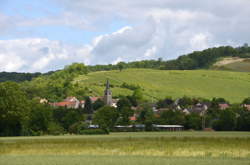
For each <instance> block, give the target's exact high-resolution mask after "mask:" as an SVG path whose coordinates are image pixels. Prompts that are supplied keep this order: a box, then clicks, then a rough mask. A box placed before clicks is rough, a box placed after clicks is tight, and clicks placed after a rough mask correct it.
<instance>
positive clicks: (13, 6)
mask: <svg viewBox="0 0 250 165" xmlns="http://www.w3.org/2000/svg"><path fill="white" fill-rule="evenodd" d="M244 43H250V0H216V1H215V0H124V1H117V0H0V71H8V72H13V71H15V72H47V71H52V70H57V69H62V68H64V66H65V65H70V64H71V63H73V62H80V63H84V64H85V65H96V64H116V63H118V62H120V61H125V62H129V61H137V60H147V59H158V58H163V59H164V60H170V59H175V58H177V57H178V56H180V55H183V54H187V53H191V52H192V51H199V50H203V49H206V48H210V47H218V46H226V45H231V46H234V47H236V46H241V45H243V44H244Z"/></svg>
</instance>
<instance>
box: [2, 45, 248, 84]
mask: <svg viewBox="0 0 250 165" xmlns="http://www.w3.org/2000/svg"><path fill="white" fill-rule="evenodd" d="M228 56H232V57H240V58H250V47H249V46H248V45H247V44H244V45H243V46H241V47H237V48H233V47H231V46H221V47H216V48H209V49H206V50H203V51H194V52H192V53H190V54H187V55H182V56H180V57H178V58H177V59H175V60H168V61H164V60H163V59H162V58H159V59H158V60H142V61H134V62H128V63H126V62H119V63H118V64H115V65H112V64H108V65H94V66H87V71H88V72H94V71H108V70H120V71H122V70H123V69H125V68H150V69H162V70H193V69H207V68H209V67H210V66H211V65H212V64H214V63H215V62H216V61H217V60H218V59H219V58H221V57H228ZM73 65H75V64H73ZM56 72H59V73H60V74H61V73H62V72H63V71H62V70H58V71H51V72H48V73H44V74H42V73H16V72H12V73H8V72H1V73H0V82H4V81H15V82H22V81H30V80H32V79H33V78H36V77H38V76H41V75H43V76H49V75H53V74H54V73H56ZM56 75H58V74H56Z"/></svg>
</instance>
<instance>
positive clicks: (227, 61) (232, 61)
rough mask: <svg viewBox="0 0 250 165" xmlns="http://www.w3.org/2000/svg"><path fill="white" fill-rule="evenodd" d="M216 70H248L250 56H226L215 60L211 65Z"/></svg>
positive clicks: (249, 69)
mask: <svg viewBox="0 0 250 165" xmlns="http://www.w3.org/2000/svg"><path fill="white" fill-rule="evenodd" d="M212 68H213V69H216V70H229V71H238V72H250V58H238V57H227V58H223V59H221V60H219V61H217V62H216V63H215V64H214V65H213V67H212Z"/></svg>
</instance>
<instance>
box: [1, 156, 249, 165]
mask: <svg viewBox="0 0 250 165" xmlns="http://www.w3.org/2000/svg"><path fill="white" fill-rule="evenodd" d="M0 160H1V162H0V164H1V165H85V164H86V165H230V164H233V165H249V161H250V159H247V158H244V159H242V158H241V159H239V158H166V157H152V156H147V157H145V156H47V155H46V156H32V157H27V156H0Z"/></svg>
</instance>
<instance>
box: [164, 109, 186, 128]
mask: <svg viewBox="0 0 250 165" xmlns="http://www.w3.org/2000/svg"><path fill="white" fill-rule="evenodd" d="M159 122H160V123H161V124H169V125H171V124H173V125H176V124H178V125H184V123H185V115H184V114H183V113H182V112H181V111H175V110H167V111H163V112H162V113H161V114H160V118H159Z"/></svg>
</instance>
